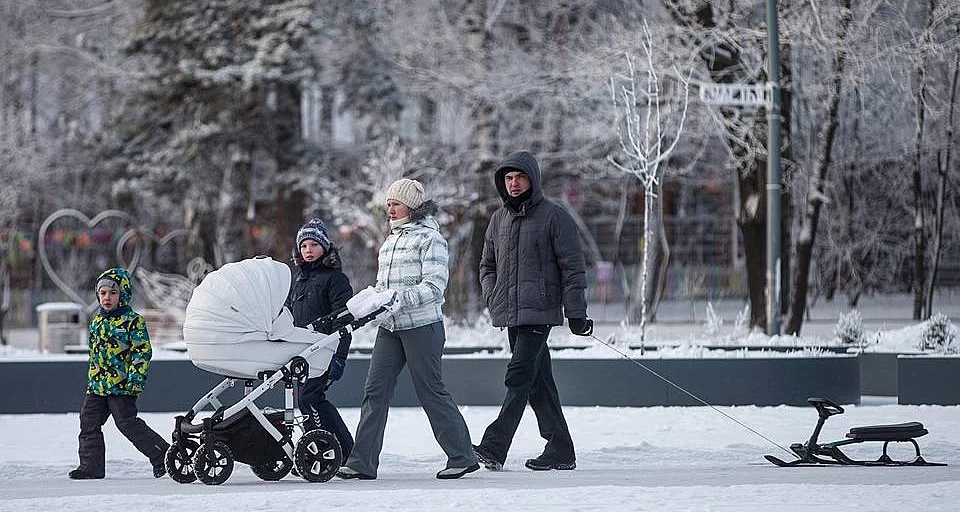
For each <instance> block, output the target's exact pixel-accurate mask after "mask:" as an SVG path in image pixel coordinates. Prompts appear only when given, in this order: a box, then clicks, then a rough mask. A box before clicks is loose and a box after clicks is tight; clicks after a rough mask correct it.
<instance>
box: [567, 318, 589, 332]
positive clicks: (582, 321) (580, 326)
mask: <svg viewBox="0 0 960 512" xmlns="http://www.w3.org/2000/svg"><path fill="white" fill-rule="evenodd" d="M567 327H569V328H570V332H572V333H574V334H576V335H577V336H590V335H591V334H593V320H590V319H589V318H568V319H567Z"/></svg>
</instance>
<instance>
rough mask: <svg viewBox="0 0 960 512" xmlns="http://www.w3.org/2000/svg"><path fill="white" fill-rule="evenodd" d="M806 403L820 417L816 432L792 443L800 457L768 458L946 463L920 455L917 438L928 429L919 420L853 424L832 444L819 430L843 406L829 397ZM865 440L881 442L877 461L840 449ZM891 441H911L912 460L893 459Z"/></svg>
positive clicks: (805, 462)
mask: <svg viewBox="0 0 960 512" xmlns="http://www.w3.org/2000/svg"><path fill="white" fill-rule="evenodd" d="M807 403H809V404H810V405H812V406H814V407H816V409H817V414H818V419H817V425H816V426H815V427H814V428H813V433H812V434H811V435H810V439H808V440H807V442H806V443H793V444H791V445H790V450H791V451H792V452H793V453H794V454H795V455H796V456H797V459H794V460H791V461H789V462H788V461H784V460H782V459H779V458H777V457H774V456H773V455H764V456H763V457H764V458H765V459H767V461H769V462H771V463H773V464H776V465H777V466H780V467H796V466H818V465H846V466H946V464H944V463H939V462H927V461H926V460H925V459H924V458H923V457H922V456H921V455H920V445H918V444H917V442H916V440H915V438H917V437H921V436H924V435H926V434H927V433H928V432H927V429H925V428H924V427H923V424H922V423H920V422H916V421H911V422H907V423H897V424H890V425H870V426H863V427H853V428H851V429H850V431H849V432H848V433H847V435H846V436H845V439H841V440H838V441H833V442H829V443H821V442H819V440H818V439H819V437H820V431H821V430H822V429H823V424H824V423H825V422H826V421H827V418H829V417H830V416H834V415H837V414H843V407H841V406H839V405H837V404H835V403H833V402H832V401H830V400H827V399H826V398H819V397H810V398H808V399H807ZM864 442H882V443H883V452H882V454H881V455H880V458H878V459H877V460H858V459H853V458H851V457H849V456H848V455H847V454H845V453H844V452H843V450H841V449H840V447H841V446H847V445H851V444H857V443H864ZM890 443H910V444H911V445H913V450H914V457H913V459H910V460H894V459H893V458H891V457H890V455H888V454H887V447H888V446H889V445H890Z"/></svg>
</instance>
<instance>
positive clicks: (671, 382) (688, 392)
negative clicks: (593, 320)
mask: <svg viewBox="0 0 960 512" xmlns="http://www.w3.org/2000/svg"><path fill="white" fill-rule="evenodd" d="M590 337H591V338H593V339H595V340H597V341H598V342H600V344H601V345H603V346H605V347H608V348H609V349H610V350H613V351H614V352H616V353H618V354H620V355H621V356H622V357H623V358H624V359H626V360H627V361H630V362H631V363H633V364H635V365H637V366H639V367H640V368H643V369H644V370H646V371H648V372H650V374H652V375H653V376H654V377H656V378H658V379H660V380H662V381H664V382H666V383H667V384H670V385H671V386H673V387H675V388H677V389H679V390H680V391H682V392H684V393H685V394H686V395H687V396H689V397H690V398H693V399H694V400H696V401H698V402H700V403H701V404H703V405H705V406H707V407H709V408H711V409H713V410H714V411H716V412H718V413H720V414H722V415H723V416H725V417H726V418H727V419H728V420H730V421H732V422H734V423H736V424H737V425H740V426H741V427H743V428H745V429H747V430H749V431H750V432H753V433H754V434H756V435H757V436H759V437H760V438H762V439H763V440H765V441H767V442H768V443H770V444H772V445H774V446H776V447H777V448H780V449H781V450H783V451H785V452H787V453H789V454H790V455H793V456H796V455H794V453H793V452H792V451H790V450H788V449H786V448H784V447H783V446H780V445H779V444H777V442H776V441H774V440H773V439H770V438H769V437H767V436H765V435H763V434H761V433H760V432H757V431H756V430H754V429H753V428H751V427H750V426H749V425H747V424H745V423H743V422H742V421H740V420H738V419H736V418H734V417H733V416H730V415H729V414H727V413H725V412H723V411H721V410H720V409H717V408H716V407H714V406H713V405H711V404H709V403H707V401H706V400H704V399H702V398H700V397H699V396H697V395H695V394H693V393H691V392H690V391H687V390H686V389H683V388H682V387H681V386H680V385H678V384H677V383H675V382H673V381H672V380H670V379H668V378H666V377H664V376H663V375H660V374H659V373H657V372H656V371H654V370H653V369H652V368H650V367H649V366H647V365H645V364H643V363H641V362H640V361H637V360H636V359H634V358H632V357H630V356H629V355H627V354H626V353H624V352H623V351H622V350H620V349H618V348H617V347H615V346H613V345H612V344H610V343H607V342H606V341H603V340H601V339H600V338H598V337H596V336H595V335H593V334H591V335H590Z"/></svg>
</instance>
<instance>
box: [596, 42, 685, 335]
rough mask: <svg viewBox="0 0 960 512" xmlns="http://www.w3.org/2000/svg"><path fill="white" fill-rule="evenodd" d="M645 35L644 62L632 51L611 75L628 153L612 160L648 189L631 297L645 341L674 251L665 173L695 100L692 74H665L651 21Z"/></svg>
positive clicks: (619, 130) (621, 138)
mask: <svg viewBox="0 0 960 512" xmlns="http://www.w3.org/2000/svg"><path fill="white" fill-rule="evenodd" d="M639 39H640V40H639V43H640V48H641V52H642V58H643V60H642V61H641V62H640V65H639V66H638V65H637V64H635V62H634V58H633V57H631V56H630V54H629V53H628V54H627V55H626V57H625V59H626V67H627V72H626V74H622V75H616V76H613V77H611V79H610V90H611V93H612V98H613V103H614V106H615V108H616V110H617V112H618V114H619V118H618V119H617V122H616V129H617V135H618V136H619V141H620V149H621V153H622V155H621V156H620V158H619V159H616V158H612V157H611V158H610V159H609V161H610V162H611V163H612V164H613V165H614V167H616V168H617V169H619V170H620V171H622V172H625V173H627V174H629V175H631V176H633V177H635V178H636V179H637V180H639V182H640V184H641V185H642V186H643V190H644V201H643V254H642V257H641V258H642V259H641V265H640V273H639V276H635V278H634V283H633V286H632V289H631V292H630V296H629V301H628V315H629V318H630V320H631V321H636V320H639V322H640V331H641V343H642V341H643V337H644V331H645V325H646V322H647V321H648V320H650V319H652V318H653V317H654V316H655V315H656V309H657V306H658V303H659V300H660V295H661V291H662V289H663V286H664V278H665V274H666V269H667V262H668V259H669V256H670V249H669V247H668V245H667V240H666V234H665V229H664V225H663V204H662V202H661V199H662V191H663V178H664V173H665V172H666V168H667V162H668V160H669V158H670V156H671V153H672V152H673V150H674V149H675V148H676V146H677V143H678V142H679V140H680V136H681V134H682V133H683V126H684V122H685V121H686V116H687V106H688V105H689V75H688V76H687V77H684V76H683V75H681V74H680V73H679V71H677V72H676V73H675V75H676V76H675V80H674V81H673V82H668V81H667V80H666V79H664V78H662V77H661V76H660V72H659V66H658V64H657V63H656V62H655V54H654V47H653V37H652V35H651V33H650V30H649V27H648V26H647V25H646V23H644V25H643V29H642V31H641V33H640V36H639ZM638 68H639V69H638ZM671 107H674V108H671Z"/></svg>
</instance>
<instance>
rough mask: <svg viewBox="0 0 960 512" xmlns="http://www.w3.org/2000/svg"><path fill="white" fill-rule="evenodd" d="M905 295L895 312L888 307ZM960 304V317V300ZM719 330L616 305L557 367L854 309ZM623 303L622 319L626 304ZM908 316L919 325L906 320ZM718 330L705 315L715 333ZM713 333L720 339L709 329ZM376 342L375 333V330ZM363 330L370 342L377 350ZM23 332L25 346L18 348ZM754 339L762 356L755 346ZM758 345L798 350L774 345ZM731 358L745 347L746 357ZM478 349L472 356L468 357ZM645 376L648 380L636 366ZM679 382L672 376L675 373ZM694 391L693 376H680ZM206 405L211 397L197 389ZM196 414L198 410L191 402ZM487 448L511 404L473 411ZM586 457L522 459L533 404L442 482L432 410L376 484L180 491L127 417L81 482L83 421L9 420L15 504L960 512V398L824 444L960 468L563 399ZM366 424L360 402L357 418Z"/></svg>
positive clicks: (868, 330)
mask: <svg viewBox="0 0 960 512" xmlns="http://www.w3.org/2000/svg"><path fill="white" fill-rule="evenodd" d="M888 300H890V302H889V303H888V302H887V301H888ZM939 303H940V304H946V305H949V307H951V308H953V309H954V310H949V311H948V314H949V316H950V317H951V318H953V319H956V318H957V317H958V312H957V311H956V308H957V307H958V306H957V304H960V301H950V300H948V301H941V302H939ZM715 306H716V308H715V309H714V308H711V309H714V312H715V313H716V314H717V315H719V316H720V317H722V318H723V319H724V320H725V321H724V322H723V323H720V322H717V318H716V317H714V318H712V319H710V320H708V321H707V317H709V315H707V316H703V315H702V313H701V312H703V311H705V310H706V309H707V308H706V307H705V306H704V304H702V303H701V304H698V305H693V303H690V304H689V305H687V304H686V303H678V304H677V303H675V304H673V305H672V308H670V309H664V310H662V311H661V315H660V319H661V322H660V323H658V324H653V325H651V326H650V328H649V329H648V331H647V337H646V339H647V340H655V342H656V344H658V345H659V346H658V349H657V350H647V351H645V352H644V353H642V354H641V353H640V351H639V350H637V349H630V348H629V346H630V345H631V344H632V343H635V342H636V341H638V340H639V336H638V333H636V332H635V330H632V328H630V327H628V326H623V325H620V324H619V323H617V322H616V321H615V320H614V319H613V317H615V314H616V310H617V309H618V308H616V307H614V306H610V311H609V312H608V313H609V314H608V315H607V316H606V318H605V317H604V314H603V312H604V310H603V309H601V308H599V307H593V306H592V307H591V311H592V313H591V314H592V315H593V316H594V318H600V319H605V320H606V321H605V322H601V323H598V327H597V338H598V340H599V341H598V340H593V339H590V338H577V337H573V336H571V335H569V334H568V333H567V332H566V329H565V328H558V329H557V330H555V331H554V333H553V334H552V335H551V343H552V344H553V345H554V346H555V347H560V346H567V347H569V346H577V347H578V348H576V349H573V348H568V349H566V350H558V351H556V352H554V357H571V358H576V357H622V356H621V355H619V354H617V353H616V352H615V351H613V350H610V349H609V348H608V347H604V346H602V345H601V344H600V341H603V342H608V343H614V344H616V346H617V347H618V349H621V350H625V352H626V353H627V354H629V356H630V357H634V358H661V357H756V356H757V355H761V356H771V355H774V356H778V357H790V356H791V354H793V355H796V354H810V353H816V349H810V348H801V347H811V346H830V345H831V344H833V345H836V343H837V342H836V341H835V340H834V339H833V338H834V336H833V334H832V333H833V330H834V328H835V326H836V325H837V322H836V319H837V318H838V316H839V314H840V313H841V312H842V310H833V311H830V310H827V309H828V308H829V307H830V306H828V305H826V304H821V305H819V306H817V307H815V308H811V319H810V321H808V323H807V324H806V325H805V327H804V330H805V335H804V337H802V338H793V337H782V336H781V337H773V338H770V337H767V336H764V335H762V334H759V333H748V332H744V331H743V329H742V327H740V326H737V325H736V321H735V320H734V319H735V318H736V317H737V316H738V314H739V311H740V310H741V309H742V304H738V303H736V302H735V301H728V302H726V303H722V304H720V303H718V304H715ZM621 311H622V310H621ZM905 317H906V318H905ZM862 318H863V322H864V333H865V335H866V339H867V341H868V343H867V344H866V346H865V347H862V348H860V349H854V350H868V351H883V352H915V351H916V347H917V340H918V336H919V332H920V329H922V326H921V325H919V324H915V323H914V322H912V321H910V320H909V319H908V318H909V307H908V306H905V305H904V298H903V297H900V298H899V299H896V300H892V299H887V298H883V297H878V298H877V299H876V301H875V302H873V303H869V302H868V303H866V307H864V308H863V314H862ZM705 321H706V323H705ZM488 325H489V324H488V323H485V321H484V319H480V320H479V321H478V322H477V324H476V325H474V326H469V327H459V326H455V325H452V324H451V323H449V322H448V324H447V334H448V346H466V347H489V346H493V347H502V345H503V344H504V342H505V338H506V336H505V335H503V333H501V332H499V331H498V330H494V329H491V328H489V327H487V326H488ZM707 331H709V334H707ZM371 332H372V330H371ZM15 334H17V335H18V336H19V338H17V336H14V338H15V340H14V341H15V343H13V345H12V346H0V360H37V359H46V360H49V359H53V358H57V359H59V358H80V359H83V358H84V356H83V355H63V354H45V353H41V352H38V351H37V350H35V349H32V348H30V347H31V346H34V347H35V340H36V333H35V332H29V331H27V332H18V333H15ZM365 334H366V333H365V331H364V330H360V331H358V332H357V333H356V337H355V340H354V346H355V347H363V346H365V345H369V344H371V343H372V338H370V339H367V338H365V337H364V335H365ZM17 339H19V342H17ZM175 347H176V344H170V345H169V346H168V347H167V348H163V347H158V349H157V352H156V355H155V357H157V358H180V357H184V355H183V354H182V353H180V352H177V351H174V350H169V349H170V348H175ZM747 347H749V348H750V349H749V350H748V349H747ZM758 347H759V348H762V347H767V348H776V347H781V348H782V347H787V348H791V347H793V348H796V349H797V350H795V351H793V352H779V351H778V352H770V351H768V350H759V349H758ZM731 348H732V349H733V350H731ZM457 357H469V356H457ZM637 371H643V370H642V369H641V368H637ZM666 377H668V378H669V377H670V376H669V375H667V376H666ZM680 384H682V383H680ZM198 398H199V397H198ZM190 405H192V404H184V408H185V409H186V408H187V407H189V406H190ZM461 410H462V412H463V415H464V418H465V419H466V421H467V424H468V426H469V428H470V431H471V435H472V437H473V439H474V442H476V441H477V440H479V439H480V437H481V436H482V434H483V429H484V428H485V426H486V425H487V424H488V423H489V422H490V421H491V420H493V418H494V417H495V416H496V413H497V410H498V408H496V407H487V406H482V407H480V406H462V407H461ZM564 411H565V413H566V417H567V421H568V423H569V426H570V429H571V433H572V435H573V439H574V442H575V444H576V447H577V469H576V470H575V471H566V472H558V471H549V472H532V471H528V470H526V469H525V468H524V467H523V461H524V460H525V459H527V458H530V457H534V456H536V455H538V454H539V453H540V450H542V448H543V440H542V439H540V438H539V435H538V433H537V427H536V420H535V418H534V416H533V414H532V412H531V411H530V410H529V409H528V410H527V412H526V415H525V416H524V420H523V422H522V423H521V425H520V428H519V430H518V433H517V437H516V439H515V441H514V443H513V446H512V448H511V451H510V455H509V459H508V461H507V464H506V466H505V468H504V469H505V470H504V471H502V472H490V471H486V470H484V469H481V470H480V471H479V472H476V473H473V474H470V475H467V476H465V477H464V478H462V479H459V480H449V481H448V480H443V481H441V480H437V479H436V478H435V477H434V474H435V473H436V471H438V470H440V469H442V468H443V467H444V462H445V457H444V455H443V454H442V452H441V451H440V448H439V447H438V446H437V444H436V441H434V439H433V436H432V433H431V431H430V427H429V424H428V423H427V420H426V417H425V415H424V414H423V412H422V410H420V409H419V408H394V409H392V410H391V413H390V416H389V422H388V425H387V431H386V434H385V442H384V450H383V453H382V457H381V466H380V472H379V477H378V479H377V480H373V481H356V480H349V481H346V480H340V479H336V478H334V479H333V480H331V481H329V482H325V483H308V482H306V481H304V480H302V479H300V478H298V477H295V476H292V475H290V476H287V477H286V478H285V479H283V480H282V481H279V482H264V481H261V480H259V479H258V478H256V477H255V476H254V475H253V474H252V473H251V472H250V470H249V468H247V467H246V466H245V465H243V464H239V463H238V464H237V467H236V468H235V470H234V473H233V475H232V476H231V477H230V479H229V480H227V482H225V483H224V484H223V485H220V486H205V485H203V484H201V483H198V482H195V483H192V484H178V483H176V482H174V481H173V480H172V479H170V478H169V477H165V478H162V479H159V480H157V479H154V478H152V475H151V474H150V468H149V464H148V463H147V461H146V460H145V459H144V458H143V457H142V456H141V455H140V454H139V453H138V452H136V450H135V449H134V448H133V447H132V446H131V445H130V443H128V442H127V441H126V440H125V439H123V438H122V436H120V434H119V433H118V432H117V430H116V427H115V426H114V425H113V423H112V422H108V423H107V425H106V426H105V428H104V432H105V436H106V445H107V478H106V479H104V480H96V481H71V480H69V479H68V478H67V476H66V475H67V472H69V470H70V469H73V468H74V467H75V466H76V464H77V454H76V452H77V433H78V427H79V426H78V422H79V420H78V415H77V414H76V413H72V414H27V415H0V512H6V511H11V512H13V511H16V512H25V511H49V510H57V511H58V512H72V511H77V512H80V511H83V512H88V511H89V510H94V509H96V510H121V509H133V510H138V511H152V510H157V511H160V510H163V511H168V510H174V511H176V510H184V511H186V510H191V511H193V510H204V511H229V512H237V511H258V510H320V509H323V508H324V507H330V508H331V509H333V510H337V511H350V510H365V511H366V510H389V511H408V510H409V511H417V512H422V511H424V510H474V509H483V510H511V511H514V510H516V511H522V510H658V511H681V510H683V511H687V510H697V511H727V510H736V511H765V510H778V511H800V510H803V511H810V510H824V511H826V510H831V511H832V510H870V511H902V510H910V509H912V510H923V511H936V510H951V511H953V510H956V507H957V505H956V504H957V502H958V500H960V406H907V405H897V404H896V398H895V397H863V400H862V403H861V404H860V405H852V406H847V407H846V413H845V414H842V415H840V416H836V417H833V418H831V419H829V420H828V421H827V423H826V426H825V427H824V429H823V433H822V435H821V438H820V439H821V441H832V440H838V439H842V438H843V436H844V434H845V433H846V432H847V431H848V430H849V428H851V427H854V426H862V425H873V424H884V423H900V422H907V421H920V422H922V423H923V424H924V426H925V427H926V428H927V429H928V430H929V431H930V433H929V434H928V435H926V436H924V437H922V438H920V439H919V440H918V441H919V443H920V445H921V448H922V451H923V456H924V457H925V458H926V459H927V460H928V461H933V462H946V463H948V464H949V465H948V466H946V467H888V468H876V467H873V468H871V467H816V468H778V467H775V466H773V465H772V464H769V463H768V462H766V461H765V460H764V459H763V455H764V454H771V455H775V456H778V457H780V458H783V459H788V460H789V459H791V458H792V456H791V455H790V454H789V453H788V452H787V447H789V445H790V444H791V443H794V442H804V441H806V440H807V438H808V437H809V436H810V433H811V431H812V428H813V425H814V423H815V421H816V412H815V410H814V409H813V408H812V407H788V406H778V407H757V406H737V407H719V406H717V407H711V406H700V407H645V408H611V407H565V408H564ZM341 412H342V413H343V415H344V419H345V420H346V422H347V425H348V426H350V427H351V428H355V426H356V424H357V420H358V418H359V409H357V408H343V409H342V411H341ZM182 413H183V411H170V412H169V413H145V414H142V417H143V418H144V419H145V420H146V421H147V422H148V423H149V424H150V425H151V426H152V427H153V428H154V429H155V430H157V431H158V432H160V433H161V434H162V435H164V437H169V435H170V432H171V431H172V429H173V421H174V420H173V418H174V416H175V415H176V414H182ZM880 449H881V444H880V443H863V444H859V445H853V446H851V447H849V449H848V450H847V451H848V453H849V454H851V455H853V456H855V457H856V458H861V459H870V458H875V457H877V456H878V455H879V453H880ZM891 454H892V455H893V456H894V457H895V458H896V457H897V456H899V458H909V456H910V455H912V449H911V448H910V446H909V445H907V446H904V445H902V444H896V445H894V446H892V447H891Z"/></svg>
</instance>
